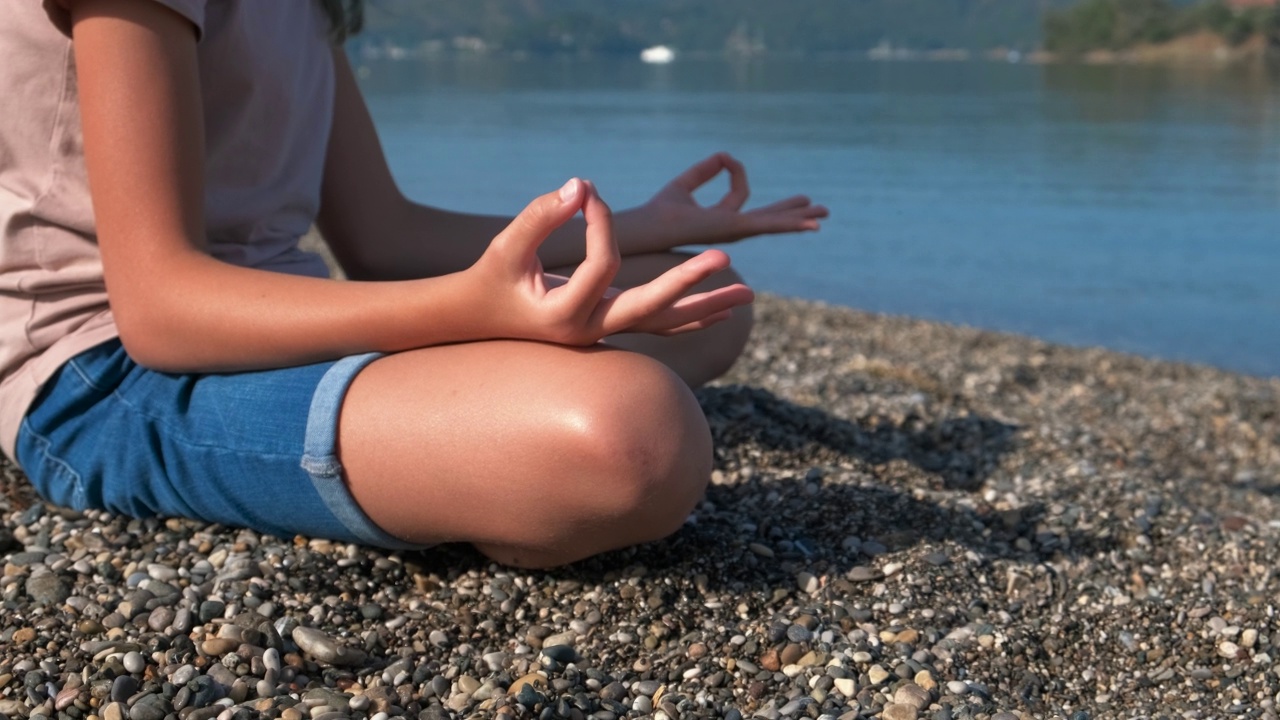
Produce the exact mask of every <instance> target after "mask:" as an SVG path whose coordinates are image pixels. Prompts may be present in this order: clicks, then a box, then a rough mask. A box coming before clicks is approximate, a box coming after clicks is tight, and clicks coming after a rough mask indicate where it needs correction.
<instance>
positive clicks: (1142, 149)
mask: <svg viewBox="0 0 1280 720" xmlns="http://www.w3.org/2000/svg"><path fill="white" fill-rule="evenodd" d="M362 82H363V83H364V87H365V89H366V91H367V92H368V93H369V96H370V102H371V107H372V109H373V111H374V114H375V117H376V120H377V122H378V124H379V127H380V129H381V130H382V132H383V135H384V141H385V143H386V145H387V147H388V150H389V153H390V155H391V157H392V162H393V167H394V170H395V171H396V174H397V177H398V178H399V180H400V182H401V183H402V185H403V186H404V187H405V189H406V190H407V191H408V192H409V193H410V194H411V195H413V196H414V197H417V198H419V199H422V200H424V201H427V202H431V203H433V204H438V205H442V206H445V207H453V208H458V209H466V210H475V211H489V212H514V211H515V210H517V209H518V208H519V207H521V206H522V205H523V204H524V202H526V201H527V200H528V199H529V198H530V197H532V196H533V195H535V194H537V193H539V192H542V191H545V190H547V189H549V188H554V187H557V186H558V185H559V184H560V183H561V182H563V180H564V178H565V177H567V176H569V175H582V176H586V177H591V178H593V179H595V180H596V181H597V183H598V184H599V185H600V187H601V189H602V192H603V193H604V195H605V197H606V198H607V199H608V200H609V201H610V202H611V203H612V204H613V205H614V206H615V207H620V206H626V205H630V204H634V203H638V202H642V201H643V200H644V199H646V198H647V196H648V195H649V194H650V193H652V192H653V191H654V190H656V189H657V188H658V187H659V186H660V185H662V184H663V183H664V182H666V180H668V179H669V178H670V177H671V176H672V175H674V174H675V173H676V172H678V171H679V170H681V169H682V168H683V167H685V166H686V165H688V164H689V163H690V162H692V161H693V160H695V159H697V158H700V157H702V156H704V155H706V154H707V153H709V152H711V151H714V150H718V149H728V150H730V151H733V152H734V153H736V154H738V155H739V156H741V157H742V158H743V159H744V160H745V161H746V162H747V164H748V168H749V169H750V171H751V173H752V181H753V190H754V197H755V198H757V199H758V200H759V201H761V202H764V201H768V200H770V199H774V198H778V197H781V196H784V195H788V194H791V193H793V192H806V193H808V194H810V195H812V196H814V197H815V198H817V199H818V200H819V201H821V202H823V203H826V204H827V205H829V206H830V207H831V208H832V212H833V216H832V218H831V220H830V222H829V223H828V225H827V227H826V228H825V230H824V231H823V232H822V233H820V234H817V235H806V236H794V237H786V238H767V239H766V238H762V239H757V240H752V241H749V242H745V243H742V244H740V245H738V246H736V247H734V248H731V249H730V250H731V253H732V255H733V257H734V261H735V263H736V264H737V265H738V266H739V268H741V269H742V270H743V271H744V272H745V273H746V274H747V275H748V276H749V277H750V278H752V280H753V282H754V283H755V284H756V285H757V286H758V287H760V288H762V289H765V290H772V291H776V292H782V293H786V294H792V295H801V296H806V297H813V298H818V299H823V300H827V301H831V302H836V303H841V304H847V305H853V306H857V307H863V308H868V309H873V310H880V311H886V312H894V313H906V314H913V315H920V316H924V317H932V318H937V319H943V320H948V321H954V322H963V323H968V324H974V325H981V326H988V327H994V328H1001V329H1008V330H1014V331H1019V332H1027V333H1031V334H1036V335H1040V336H1043V337H1047V338H1049V339H1053V340H1059V341H1064V342H1072V343H1082V344H1104V345H1108V346H1112V347H1116V348H1119V349H1125V350H1133V351H1138V352H1143V353H1147V354H1155V355H1161V356H1166V357H1174V358H1183V359H1192V360H1199V361H1205V362H1211V363H1216V364H1219V365H1223V366H1227V367H1232V368H1237V369H1243V370H1247V371H1251V372H1258V373H1268V374H1280V289H1277V285H1280V283H1277V282H1276V278H1277V277H1280V243H1277V241H1276V236H1277V228H1280V69H1277V68H1275V67H1266V66H1257V67H1247V68H1246V67H1236V68H1229V69H1223V68H1169V67H1128V66H1065V65H1063V66H1056V65H1055V66H1028V65H1007V64H998V63H983V62H969V63H871V62H853V61H799V60H774V59H769V60H753V61H749V62H723V61H699V62H689V61H684V60H682V61H679V62H676V63H673V64H671V65H666V66H658V67H655V66H648V65H643V64H641V63H639V62H631V61H623V60H591V61H587V60H538V61H524V62H521V61H511V60H498V59H493V58H464V59H452V60H440V61H434V62H412V63H408V62H406V63H381V64H372V65H365V66H363V67H362Z"/></svg>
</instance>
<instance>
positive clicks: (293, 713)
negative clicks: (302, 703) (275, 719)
mask: <svg viewBox="0 0 1280 720" xmlns="http://www.w3.org/2000/svg"><path fill="white" fill-rule="evenodd" d="M280 720H302V711H301V710H299V709H297V708H285V709H284V712H282V713H280Z"/></svg>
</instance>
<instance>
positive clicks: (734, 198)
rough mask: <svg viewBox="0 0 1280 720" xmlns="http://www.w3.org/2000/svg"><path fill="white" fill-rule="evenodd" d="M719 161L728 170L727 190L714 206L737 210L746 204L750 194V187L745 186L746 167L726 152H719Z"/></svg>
mask: <svg viewBox="0 0 1280 720" xmlns="http://www.w3.org/2000/svg"><path fill="white" fill-rule="evenodd" d="M720 162H722V163H724V167H725V168H726V169H727V170H728V171H729V192H727V193H725V194H724V197H722V198H720V202H718V203H716V207H721V208H724V209H726V210H732V211H734V212H737V211H739V210H741V209H742V206H743V205H746V204H747V197H748V196H749V195H750V194H751V189H750V188H749V187H748V186H747V169H746V168H744V167H743V166H742V163H740V162H738V160H737V158H735V157H733V156H732V155H729V154H728V153H720Z"/></svg>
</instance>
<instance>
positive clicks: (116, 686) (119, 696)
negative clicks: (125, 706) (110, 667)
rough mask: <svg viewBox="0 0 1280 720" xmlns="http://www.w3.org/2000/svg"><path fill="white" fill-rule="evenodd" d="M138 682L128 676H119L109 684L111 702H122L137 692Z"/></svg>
mask: <svg viewBox="0 0 1280 720" xmlns="http://www.w3.org/2000/svg"><path fill="white" fill-rule="evenodd" d="M138 687H139V685H138V681H137V679H135V678H133V677H132V676H129V675H121V676H119V677H117V678H116V679H115V680H114V681H113V682H112V683H111V700H112V701H114V702H124V701H126V700H128V699H129V698H131V697H133V695H134V693H136V692H138Z"/></svg>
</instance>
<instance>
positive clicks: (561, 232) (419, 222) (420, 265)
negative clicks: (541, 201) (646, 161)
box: [339, 201, 670, 280]
mask: <svg viewBox="0 0 1280 720" xmlns="http://www.w3.org/2000/svg"><path fill="white" fill-rule="evenodd" d="M510 223H511V218H510V217H509V216H502V215H479V214H470V213H458V212H451V211H448V210H441V209H439V208H434V207H430V206H426V205H419V204H416V203H412V202H409V201H404V202H403V203H402V204H401V205H400V206H399V207H398V208H397V209H396V210H395V211H394V212H393V213H390V214H388V215H384V221H383V223H381V225H382V227H380V228H378V229H372V228H370V229H369V230H370V231H369V232H368V234H367V235H366V236H365V237H364V238H361V239H359V240H356V243H358V244H359V246H360V247H361V248H362V249H361V250H360V251H359V252H355V253H347V256H346V257H343V255H342V254H341V253H340V254H339V257H340V259H341V260H342V261H343V264H344V267H345V269H346V270H347V272H348V274H349V275H350V276H351V277H353V278H360V279H367V280H404V279H412V278H422V277H432V276H436V275H442V274H447V273H451V272H459V271H462V270H465V269H466V268H468V267H471V265H473V264H474V263H475V261H476V260H477V259H478V258H479V257H480V255H481V254H483V253H484V250H485V248H486V247H487V246H488V244H489V241H490V240H491V239H492V238H494V237H496V236H497V235H498V233H500V232H502V230H503V228H505V227H507V225H509V224H510ZM613 223H614V235H615V238H616V240H617V243H618V250H619V252H620V253H621V254H622V255H623V256H627V255H638V254H643V253H651V252H661V251H664V250H669V249H670V247H669V246H668V245H664V244H663V241H662V238H661V237H660V235H659V234H658V233H657V232H654V231H653V229H652V228H651V227H648V225H647V224H646V222H645V220H644V217H643V213H642V212H640V209H639V208H633V209H630V210H623V211H620V212H616V213H614V215H613ZM585 231H586V224H585V222H584V221H583V219H582V218H581V217H580V216H579V217H575V218H573V219H571V220H569V221H568V222H567V223H565V224H564V225H563V226H561V227H559V228H557V229H556V230H554V231H553V232H552V233H551V235H550V236H549V237H548V238H547V240H546V242H545V243H543V245H542V247H541V248H540V249H539V250H538V257H539V259H541V260H542V264H543V265H544V266H545V267H548V268H560V267H569V266H575V265H578V264H579V263H581V262H582V260H583V258H584V257H585V253H586V250H585V244H584V233H585Z"/></svg>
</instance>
